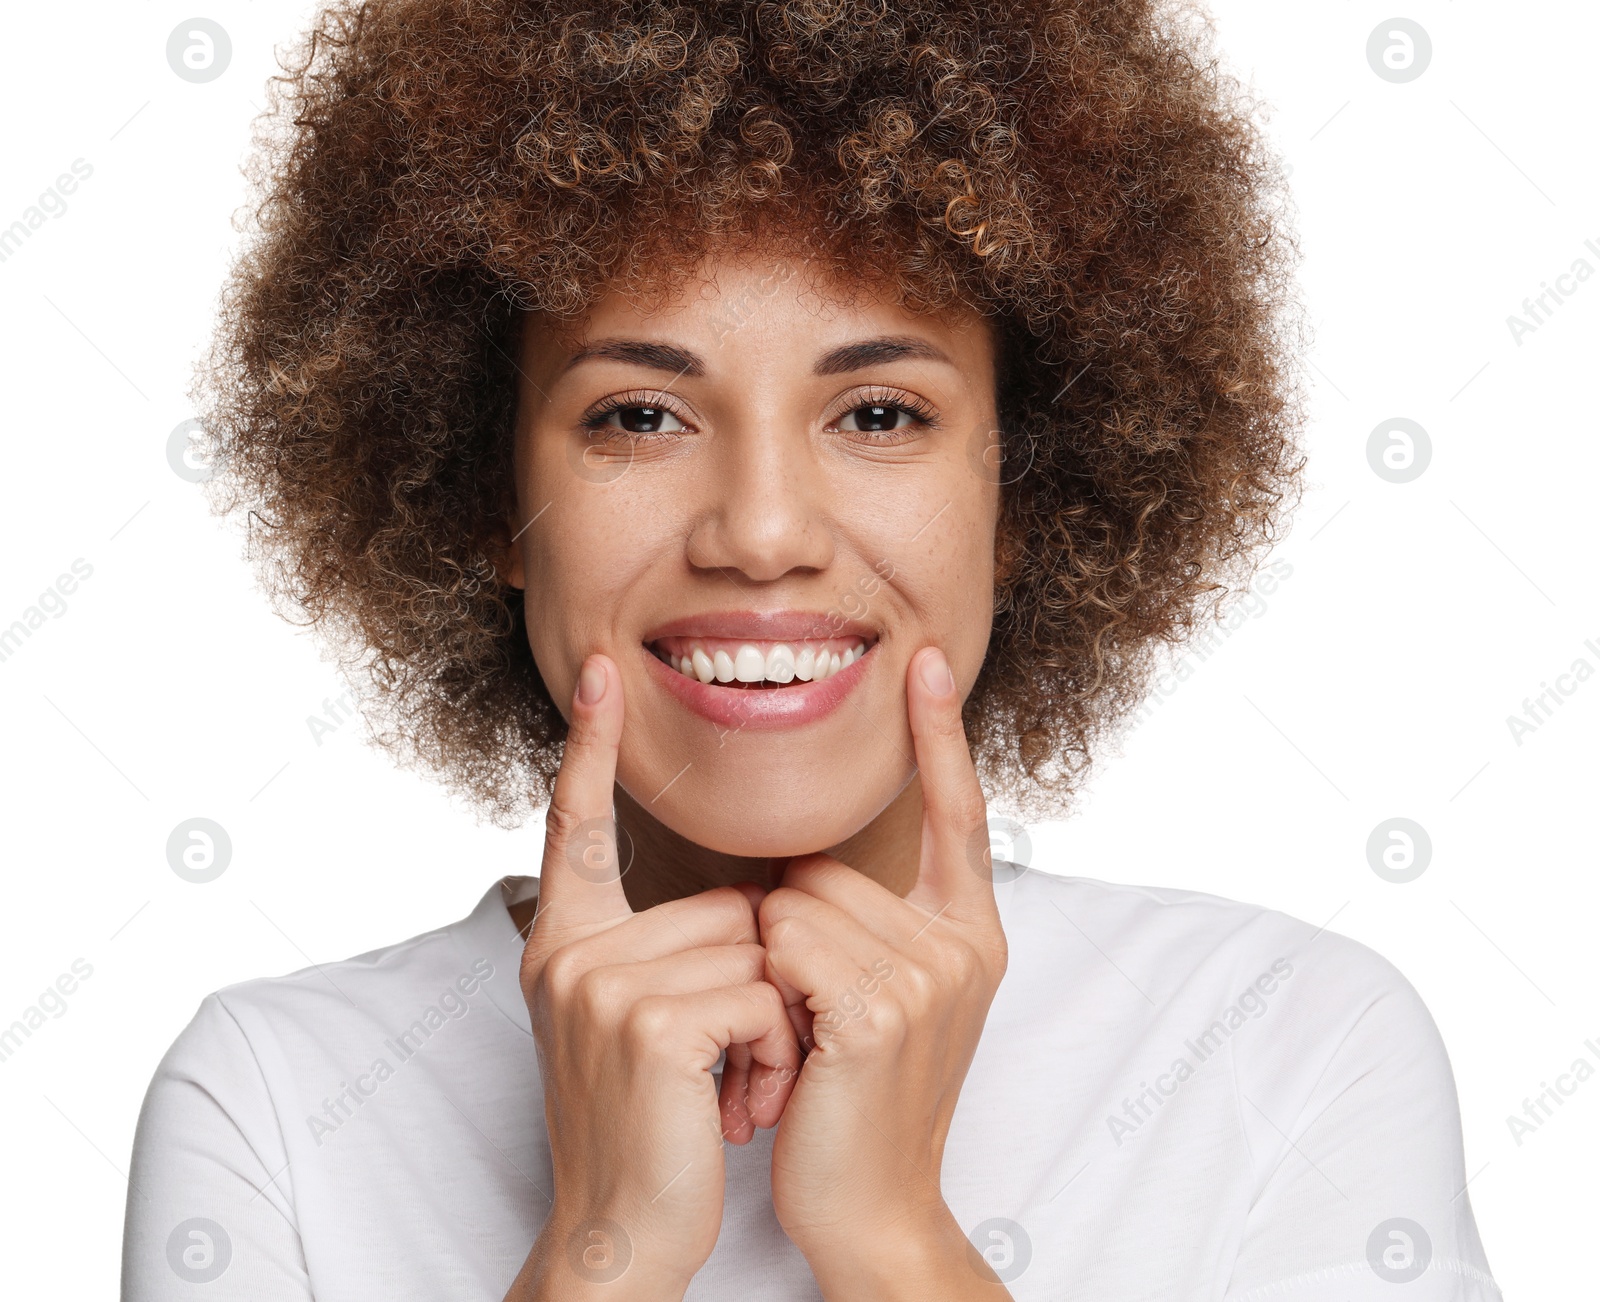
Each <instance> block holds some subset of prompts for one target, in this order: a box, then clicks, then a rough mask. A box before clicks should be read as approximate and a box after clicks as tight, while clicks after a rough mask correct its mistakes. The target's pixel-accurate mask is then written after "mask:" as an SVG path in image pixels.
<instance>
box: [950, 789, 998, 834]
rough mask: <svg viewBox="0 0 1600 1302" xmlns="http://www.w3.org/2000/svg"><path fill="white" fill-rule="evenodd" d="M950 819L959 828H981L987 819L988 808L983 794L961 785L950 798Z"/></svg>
mask: <svg viewBox="0 0 1600 1302" xmlns="http://www.w3.org/2000/svg"><path fill="white" fill-rule="evenodd" d="M949 811H950V819H951V821H952V822H953V823H954V824H955V825H956V826H957V827H960V828H969V827H982V826H983V825H984V824H985V823H986V822H987V821H988V818H989V806H988V802H986V801H985V800H984V798H983V792H982V791H980V790H976V789H975V788H973V787H972V786H970V785H968V784H967V783H962V784H961V786H960V787H958V788H957V789H956V790H955V791H953V792H951V796H950V804H949Z"/></svg>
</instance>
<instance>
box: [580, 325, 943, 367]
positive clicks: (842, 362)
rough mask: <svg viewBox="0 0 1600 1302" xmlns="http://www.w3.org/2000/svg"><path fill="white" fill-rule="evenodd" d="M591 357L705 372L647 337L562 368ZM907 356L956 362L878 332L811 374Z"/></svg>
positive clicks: (590, 348) (592, 348) (599, 343)
mask: <svg viewBox="0 0 1600 1302" xmlns="http://www.w3.org/2000/svg"><path fill="white" fill-rule="evenodd" d="M592 358H605V359H608V360H610V361H614V362H629V363H632V364H633V365H635V366H645V367H649V368H650V369H651V370H656V371H671V372H672V373H673V375H675V376H677V375H691V376H696V377H698V376H703V375H704V374H705V373H706V368H705V363H704V362H703V361H701V359H700V358H699V356H697V355H696V354H695V353H692V352H690V351H689V350H688V349H687V348H680V347H679V346H678V345H677V344H667V343H655V342H652V341H651V340H648V339H600V340H596V341H595V342H594V343H590V344H585V345H583V346H582V347H581V348H579V349H578V350H577V351H576V352H574V353H573V354H572V356H570V357H569V358H567V360H566V364H565V365H563V366H562V368H561V370H562V372H563V373H565V372H567V371H570V370H571V369H572V368H573V367H574V366H577V365H578V364H579V363H580V362H586V361H589V360H591V359H592ZM906 358H920V359H922V360H924V361H930V362H943V363H944V364H945V365H946V366H954V365H955V363H954V362H952V361H951V360H950V358H949V357H947V356H946V355H945V354H944V352H943V351H942V350H940V349H938V348H936V347H934V346H933V345H932V344H930V343H929V342H928V341H927V340H925V339H918V338H917V337H916V336H915V335H880V336H878V337H877V338H875V339H861V340H858V341H856V342H855V343H850V344H844V345H842V346H841V347H838V348H834V349H830V350H829V351H828V352H826V353H824V354H823V355H822V356H821V357H819V358H818V359H817V362H816V365H815V366H813V367H812V368H811V372H812V374H813V375H840V374H843V373H844V372H846V371H857V370H860V369H861V368H862V367H866V366H877V365H881V364H882V363H884V362H894V361H900V360H902V359H906Z"/></svg>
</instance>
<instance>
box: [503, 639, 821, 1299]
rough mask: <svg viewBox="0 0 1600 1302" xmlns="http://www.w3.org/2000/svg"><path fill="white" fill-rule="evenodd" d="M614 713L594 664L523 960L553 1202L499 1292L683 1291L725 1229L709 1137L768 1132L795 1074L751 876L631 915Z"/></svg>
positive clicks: (605, 674) (608, 688)
mask: <svg viewBox="0 0 1600 1302" xmlns="http://www.w3.org/2000/svg"><path fill="white" fill-rule="evenodd" d="M622 721H623V701H622V682H621V675H620V674H619V672H618V670H617V667H616V665H615V664H614V663H613V662H612V661H611V660H609V659H608V658H607V657H605V656H602V655H593V656H590V657H589V658H588V659H587V660H586V661H585V662H584V666H583V670H582V672H581V673H580V676H579V685H578V690H577V691H576V692H575V693H574V699H573V704H572V714H571V726H570V729H569V732H568V736H567V742H566V749H565V751H564V753H563V756H562V761H561V769H560V772H559V773H558V775H557V777H556V783H555V790H554V793H553V796H552V799H551V804H550V810H549V814H548V816H547V822H546V826H547V833H546V837H545V849H544V863H543V868H542V870H541V872H540V877H539V908H538V913H537V915H536V917H535V919H534V924H533V928H532V931H531V933H530V935H529V937H528V943H527V945H526V947H525V948H524V950H523V956H522V973H521V981H522V992H523V996H524V998H525V999H526V1000H527V1002H528V1009H529V1012H530V1014H531V1017H532V1022H533V1036H534V1041H535V1043H536V1045H537V1048H538V1057H539V1074H540V1078H541V1080H542V1082H543V1085H544V1104H545V1121H546V1125H547V1127H548V1130H549V1136H550V1151H551V1159H552V1164H553V1169H554V1178H555V1191H554V1199H553V1203H552V1206H551V1209H550V1214H549V1216H548V1218H547V1220H546V1223H545V1226H544V1229H543V1230H542V1231H541V1232H540V1234H539V1238H538V1241H537V1242H536V1243H535V1244H534V1248H533V1251H532V1252H531V1253H530V1254H529V1257H528V1260H527V1263H526V1264H525V1265H524V1266H523V1269H522V1271H521V1273H520V1274H519V1275H518V1277H517V1280H516V1283H515V1284H513V1286H512V1288H511V1292H510V1293H509V1294H508V1295H507V1302H530V1300H532V1299H540V1300H543V1299H556V1298H562V1299H565V1298H586V1297H590V1296H596V1297H598V1296H604V1297H606V1298H608V1299H613V1300H614V1302H621V1299H630V1300H631V1299H652V1300H655V1299H678V1298H681V1297H682V1296H683V1293H684V1290H685V1289H686V1288H687V1287H688V1284H689V1280H690V1279H691V1277H692V1276H693V1275H694V1273H695V1271H696V1270H698V1269H699V1268H700V1266H701V1265H702V1264H703V1263H704V1262H705V1260H706V1258H707V1257H708V1256H710V1254H711V1249H712V1247H713V1246H714V1245H715V1244H716V1240H717V1233H718V1230H719V1229H720V1228H721V1224H722V1192H723V1161H722V1142H723V1139H724V1137H726V1138H727V1139H730V1140H732V1141H733V1142H734V1143H736V1144H742V1143H747V1142H748V1141H749V1140H750V1138H751V1136H752V1135H753V1134H754V1133H755V1127H756V1126H761V1127H763V1128H766V1127H770V1126H773V1125H775V1124H776V1123H777V1120H778V1117H779V1116H780V1115H782V1112H783V1106H784V1103H785V1102H786V1101H787V1099H788V1095H789V1092H790V1090H791V1089H792V1088H793V1085H794V1079H795V1075H796V1073H797V1072H798V1070H799V1066H800V1049H799V1043H798V1041H797V1039H796V1037H795V1032H794V1028H793V1026H792V1024H791V1023H790V1020H789V1017H788V1015H787V1013H786V1012H785V1010H784V1005H783V999H782V997H781V995H780V994H779V993H778V991H777V989H776V988H775V987H774V986H772V985H771V984H769V983H768V982H766V981H765V980H763V975H764V972H765V951H764V950H763V949H762V947H761V945H760V944H759V943H758V930H757V912H756V911H757V908H758V906H759V904H760V901H761V897H762V895H763V894H764V892H763V890H762V888H761V887H759V886H757V885H755V884H754V883H742V884H741V885H740V886H737V887H734V886H724V887H718V888H717V889H715V890H709V891H705V892H703V893H701V894H699V895H692V896H686V897H684V898H682V899H677V900H671V901H669V902H667V903H665V904H661V905H658V906H656V907H655V908H652V909H647V910H645V911H644V912H642V913H634V912H633V911H632V909H630V908H629V906H628V900H627V896H626V895H625V893H624V892H623V889H622V881H621V876H620V873H619V870H618V856H617V847H616V837H615V824H614V823H613V821H612V794H613V784H614V782H615V778H616V763H617V746H618V743H619V741H620V739H621V736H622ZM725 1050H726V1051H727V1062H726V1065H725V1067H724V1071H723V1078H722V1086H721V1092H720V1095H719V1093H718V1091H717V1089H716V1088H715V1082H714V1081H713V1079H712V1076H711V1068H712V1067H714V1066H715V1065H716V1061H717V1056H718V1054H719V1053H722V1052H723V1051H725ZM602 1290H603V1291H602Z"/></svg>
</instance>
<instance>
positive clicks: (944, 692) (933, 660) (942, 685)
mask: <svg viewBox="0 0 1600 1302" xmlns="http://www.w3.org/2000/svg"><path fill="white" fill-rule="evenodd" d="M922 681H923V684H924V685H925V686H926V687H927V689H928V690H929V691H930V692H932V693H933V694H934V695H935V696H949V695H950V693H951V692H953V691H955V690H956V678H955V675H954V674H952V673H951V672H950V662H949V661H948V660H946V659H945V658H944V652H943V651H941V650H939V648H938V647H934V649H933V650H932V651H930V652H929V653H928V654H927V655H925V656H923V657H922Z"/></svg>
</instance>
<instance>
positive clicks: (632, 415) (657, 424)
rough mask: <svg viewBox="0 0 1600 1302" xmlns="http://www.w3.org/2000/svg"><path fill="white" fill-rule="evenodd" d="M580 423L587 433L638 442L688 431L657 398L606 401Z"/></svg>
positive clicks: (623, 397) (621, 397)
mask: <svg viewBox="0 0 1600 1302" xmlns="http://www.w3.org/2000/svg"><path fill="white" fill-rule="evenodd" d="M580 423H581V424H582V426H583V428H584V429H586V430H592V431H596V432H599V433H606V432H616V433H619V434H622V435H624V436H631V437H638V438H651V437H654V436H658V435H667V434H677V433H679V432H681V431H682V430H683V429H684V428H685V426H684V423H683V421H681V420H680V419H679V418H678V417H677V415H676V414H675V413H674V412H673V411H672V410H671V408H669V407H666V406H663V405H662V404H661V402H660V400H659V396H658V395H656V394H650V395H639V394H618V395H617V396H616V397H613V398H606V399H604V400H603V401H601V402H599V403H597V404H596V405H595V406H594V407H593V408H592V409H590V410H589V411H588V412H586V413H585V414H584V416H583V418H582V421H581V422H580Z"/></svg>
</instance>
